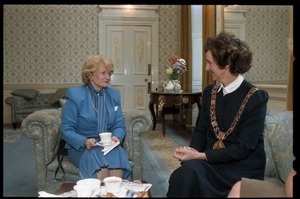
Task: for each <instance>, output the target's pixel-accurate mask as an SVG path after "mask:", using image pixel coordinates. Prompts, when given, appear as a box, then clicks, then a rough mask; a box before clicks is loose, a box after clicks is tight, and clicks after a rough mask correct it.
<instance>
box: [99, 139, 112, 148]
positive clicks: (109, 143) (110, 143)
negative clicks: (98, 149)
mask: <svg viewBox="0 0 300 199" xmlns="http://www.w3.org/2000/svg"><path fill="white" fill-rule="evenodd" d="M114 143H115V141H113V140H112V141H111V142H108V143H102V142H101V141H100V142H97V144H98V145H99V146H103V147H105V146H110V145H112V144H114Z"/></svg>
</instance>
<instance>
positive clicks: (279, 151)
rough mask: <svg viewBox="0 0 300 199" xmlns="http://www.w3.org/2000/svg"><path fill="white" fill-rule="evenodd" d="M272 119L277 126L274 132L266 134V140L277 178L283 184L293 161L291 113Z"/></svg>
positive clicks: (285, 112)
mask: <svg viewBox="0 0 300 199" xmlns="http://www.w3.org/2000/svg"><path fill="white" fill-rule="evenodd" d="M273 119H274V120H277V121H278V124H277V126H276V128H275V129H274V131H270V132H268V140H269V143H270V149H271V151H272V156H273V159H274V162H275V165H276V168H277V171H278V174H279V178H280V179H281V180H282V181H283V182H285V180H286V178H287V176H288V174H289V172H290V170H291V169H292V165H293V164H292V162H293V160H294V159H295V158H294V156H293V112H292V111H283V112H278V113H275V114H273Z"/></svg>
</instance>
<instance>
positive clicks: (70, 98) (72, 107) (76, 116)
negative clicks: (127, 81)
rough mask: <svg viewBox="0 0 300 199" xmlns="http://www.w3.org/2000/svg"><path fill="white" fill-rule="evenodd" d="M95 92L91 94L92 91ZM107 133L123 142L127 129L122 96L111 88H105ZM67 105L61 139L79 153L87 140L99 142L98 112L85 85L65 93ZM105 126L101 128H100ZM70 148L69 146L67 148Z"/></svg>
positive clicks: (72, 88)
mask: <svg viewBox="0 0 300 199" xmlns="http://www.w3.org/2000/svg"><path fill="white" fill-rule="evenodd" d="M91 92H92V91H91ZM105 92H106V99H105V104H106V110H107V113H108V116H107V120H108V122H107V131H109V132H112V135H113V136H116V137H118V138H119V140H120V141H121V142H122V141H123V139H124V138H125V135H126V125H125V121H124V117H123V113H122V108H121V96H120V93H119V92H118V91H117V90H115V89H113V88H110V87H107V88H105ZM66 97H67V101H66V102H65V104H64V105H63V111H62V124H61V129H62V138H63V139H64V140H66V141H67V142H68V143H67V145H68V144H69V145H70V146H71V147H73V148H75V149H77V150H80V148H82V147H84V142H85V140H86V139H88V138H95V139H96V140H100V138H99V133H101V132H98V129H99V126H98V119H97V112H96V111H95V110H94V107H93V101H92V100H91V97H90V94H89V92H88V90H87V86H86V85H82V86H77V87H71V88H69V89H68V90H67V93H66ZM99 125H102V124H99ZM66 148H68V146H66Z"/></svg>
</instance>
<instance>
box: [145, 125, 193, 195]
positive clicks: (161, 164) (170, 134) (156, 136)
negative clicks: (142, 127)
mask: <svg viewBox="0 0 300 199" xmlns="http://www.w3.org/2000/svg"><path fill="white" fill-rule="evenodd" d="M188 144H189V143H188V141H187V140H185V139H183V138H182V137H181V136H179V135H178V134H177V133H176V132H175V131H174V130H172V129H171V128H169V127H168V126H167V128H166V135H165V137H162V133H161V125H160V124H158V125H157V127H156V130H155V131H152V130H150V131H149V132H147V133H145V134H144V135H143V136H142V150H143V154H144V156H143V159H142V160H143V165H147V164H149V166H148V167H146V166H143V169H144V170H143V177H144V179H145V180H147V181H148V182H149V183H151V184H152V185H153V186H152V188H151V195H152V197H166V193H167V190H168V186H169V184H168V180H169V177H170V175H171V173H172V172H173V171H174V170H175V169H176V168H178V167H179V166H180V162H179V161H178V160H177V159H175V158H174V156H173V152H174V149H175V148H176V147H178V146H187V145H188ZM147 168H148V169H150V170H146V169H147Z"/></svg>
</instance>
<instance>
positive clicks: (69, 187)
mask: <svg viewBox="0 0 300 199" xmlns="http://www.w3.org/2000/svg"><path fill="white" fill-rule="evenodd" d="M142 182H143V183H147V182H146V181H144V180H142ZM74 185H76V183H74V182H65V183H62V185H61V186H60V188H59V190H58V193H57V194H59V195H60V194H64V193H66V192H71V191H73V190H74V189H73V187H74ZM71 195H72V193H71ZM143 198H151V192H150V189H149V190H148V191H147V193H146V194H145V195H144V196H143Z"/></svg>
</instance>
